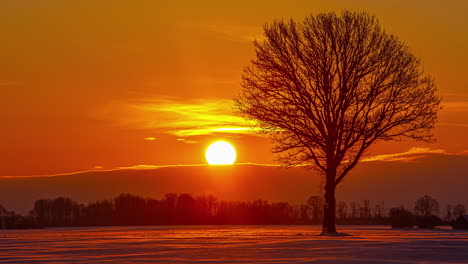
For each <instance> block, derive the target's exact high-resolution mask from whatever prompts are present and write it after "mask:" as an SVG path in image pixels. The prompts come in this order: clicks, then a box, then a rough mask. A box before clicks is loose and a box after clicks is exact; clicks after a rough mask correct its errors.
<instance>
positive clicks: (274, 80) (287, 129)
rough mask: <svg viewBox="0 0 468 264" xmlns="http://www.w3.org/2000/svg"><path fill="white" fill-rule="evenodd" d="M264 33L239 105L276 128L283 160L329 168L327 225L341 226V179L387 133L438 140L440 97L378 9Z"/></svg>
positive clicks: (271, 27)
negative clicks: (337, 223)
mask: <svg viewBox="0 0 468 264" xmlns="http://www.w3.org/2000/svg"><path fill="white" fill-rule="evenodd" d="M264 34H265V37H266V38H265V40H264V41H256V42H255V43H254V45H255V52H256V56H255V59H253V60H252V61H251V64H250V65H249V66H248V67H246V68H245V69H244V74H243V77H242V92H241V94H240V95H239V96H238V97H237V98H236V99H235V109H236V111H237V112H238V113H240V114H241V115H242V116H244V117H245V118H247V119H249V120H252V121H253V122H255V123H256V125H257V126H258V127H259V128H261V130H262V131H263V132H264V133H267V134H269V135H270V136H271V138H272V140H273V141H274V142H275V147H274V150H273V152H274V153H276V154H278V160H279V161H280V162H281V163H282V164H284V165H286V166H295V165H299V164H304V165H307V166H310V167H312V168H315V169H317V170H318V171H319V172H320V173H321V174H323V175H324V176H325V184H324V189H325V192H324V198H325V205H324V220H323V233H330V232H336V228H335V203H336V202H335V189H336V186H337V185H338V184H339V183H340V182H341V181H342V180H343V178H344V177H345V176H346V175H347V174H348V172H349V171H350V170H351V169H352V168H353V167H355V165H356V164H357V163H358V161H359V160H360V159H361V157H363V155H365V154H366V150H368V148H369V147H370V146H371V145H372V144H374V143H376V142H378V141H386V140H399V139H403V138H412V139H416V140H423V141H431V140H432V139H433V137H432V134H431V133H430V130H431V128H433V126H434V124H435V122H436V119H437V111H438V109H439V103H440V98H439V97H437V96H436V87H435V85H434V82H433V80H432V78H431V77H429V76H427V75H425V73H424V72H423V70H422V66H421V64H420V61H419V59H417V58H416V57H415V56H414V55H413V54H412V53H411V52H410V50H409V48H408V47H406V46H405V45H404V44H403V43H402V42H400V41H399V40H398V39H397V38H396V37H395V36H393V35H390V34H388V33H386V32H385V31H384V30H383V29H382V28H381V27H380V25H379V22H378V20H377V19H376V17H375V16H373V15H370V14H368V13H365V12H350V11H344V12H342V14H341V15H337V14H335V13H333V12H329V13H321V14H318V15H316V16H314V15H309V16H308V17H307V18H306V19H305V20H304V21H303V22H295V21H293V20H290V21H288V22H284V21H275V22H273V23H271V24H267V25H265V27H264Z"/></svg>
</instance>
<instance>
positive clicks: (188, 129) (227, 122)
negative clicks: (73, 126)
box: [92, 97, 259, 137]
mask: <svg viewBox="0 0 468 264" xmlns="http://www.w3.org/2000/svg"><path fill="white" fill-rule="evenodd" d="M232 105H233V102H232V100H227V99H193V100H189V101H183V99H181V98H174V97H161V98H155V99H144V100H138V101H136V102H131V103H124V102H113V103H110V104H108V105H106V106H102V107H100V108H98V109H95V110H94V111H93V112H92V115H93V116H94V117H95V118H97V119H101V120H106V121H110V122H112V123H114V124H115V125H118V126H124V127H127V128H133V129H157V130H160V132H162V133H167V134H171V135H175V136H177V137H191V136H201V135H211V134H219V133H226V134H257V132H258V131H259V129H258V128H255V127H254V125H253V123H252V122H249V121H246V120H245V119H244V118H242V117H240V116H236V115H233V114H232Z"/></svg>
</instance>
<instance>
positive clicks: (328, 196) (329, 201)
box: [322, 172, 336, 234]
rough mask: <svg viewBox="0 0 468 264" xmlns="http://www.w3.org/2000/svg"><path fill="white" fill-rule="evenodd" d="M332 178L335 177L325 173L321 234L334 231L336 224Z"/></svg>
mask: <svg viewBox="0 0 468 264" xmlns="http://www.w3.org/2000/svg"><path fill="white" fill-rule="evenodd" d="M335 173H336V172H335ZM327 174H328V173H327ZM329 176H330V177H329ZM334 179H335V177H333V178H331V175H327V183H326V185H325V206H324V214H323V226H322V234H325V233H336V226H335V218H336V216H335V207H336V201H335V187H336V186H335V181H334Z"/></svg>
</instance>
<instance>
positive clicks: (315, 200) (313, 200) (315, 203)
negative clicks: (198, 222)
mask: <svg viewBox="0 0 468 264" xmlns="http://www.w3.org/2000/svg"><path fill="white" fill-rule="evenodd" d="M323 204H324V201H323V198H322V197H320V196H315V195H313V196H311V197H309V199H307V206H308V207H309V208H310V210H311V212H312V219H313V220H321V219H323Z"/></svg>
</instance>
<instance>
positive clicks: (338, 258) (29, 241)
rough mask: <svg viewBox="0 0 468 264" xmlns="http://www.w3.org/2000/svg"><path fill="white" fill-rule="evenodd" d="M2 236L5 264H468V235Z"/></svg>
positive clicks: (292, 231) (160, 229)
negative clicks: (68, 263) (149, 263)
mask: <svg viewBox="0 0 468 264" xmlns="http://www.w3.org/2000/svg"><path fill="white" fill-rule="evenodd" d="M338 229H339V231H340V232H344V233H348V234H351V235H352V236H346V237H324V236H317V234H318V233H320V227H319V226H150V227H86V228H49V229H42V230H0V263H39V262H40V263H51V262H52V263H54V262H55V263H62V262H73V263H104V262H118V263H135V262H140V263H145V262H158V263H468V232H467V231H462V230H449V229H434V230H417V229H415V230H409V229H397V230H392V229H390V228H389V227H383V226H377V227H376V226H341V227H339V228H338Z"/></svg>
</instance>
